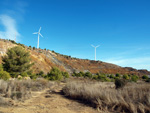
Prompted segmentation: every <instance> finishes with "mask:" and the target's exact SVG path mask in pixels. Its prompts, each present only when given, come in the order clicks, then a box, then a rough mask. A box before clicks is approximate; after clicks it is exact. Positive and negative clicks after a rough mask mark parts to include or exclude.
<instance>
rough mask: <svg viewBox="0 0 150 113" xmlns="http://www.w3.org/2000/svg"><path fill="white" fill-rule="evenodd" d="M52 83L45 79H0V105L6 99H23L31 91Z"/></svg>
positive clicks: (5, 101)
mask: <svg viewBox="0 0 150 113" xmlns="http://www.w3.org/2000/svg"><path fill="white" fill-rule="evenodd" d="M53 84H54V83H53V82H50V81H48V80H45V79H37V80H17V79H16V80H9V81H4V80H0V105H5V104H9V102H8V101H12V100H17V101H23V100H26V99H29V98H31V97H32V91H41V90H44V89H45V88H50V87H51V86H52V85H53Z"/></svg>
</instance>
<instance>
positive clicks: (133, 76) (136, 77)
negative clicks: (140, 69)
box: [131, 75, 139, 82]
mask: <svg viewBox="0 0 150 113" xmlns="http://www.w3.org/2000/svg"><path fill="white" fill-rule="evenodd" d="M138 79H139V77H138V76H136V75H132V76H131V81H133V82H137V80H138Z"/></svg>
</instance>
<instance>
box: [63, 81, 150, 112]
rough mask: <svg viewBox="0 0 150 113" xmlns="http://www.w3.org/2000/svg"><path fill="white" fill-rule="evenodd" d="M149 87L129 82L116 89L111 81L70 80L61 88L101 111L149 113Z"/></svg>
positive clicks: (69, 94) (65, 92) (70, 96)
mask: <svg viewBox="0 0 150 113" xmlns="http://www.w3.org/2000/svg"><path fill="white" fill-rule="evenodd" d="M149 87H150V84H146V83H143V84H135V83H129V84H128V85H126V86H125V87H124V88H123V89H116V88H115V87H114V85H113V83H109V84H107V85H106V84H105V83H101V82H90V81H88V82H81V81H80V82H79V81H74V82H73V81H71V82H68V83H67V85H66V86H65V87H64V88H63V93H64V94H65V96H67V97H69V98H73V99H77V100H80V101H82V102H84V103H88V104H89V103H90V104H91V106H93V107H96V108H97V109H98V110H100V111H103V112H118V113H121V112H122V113H149V112H150V108H149V106H150V88H149Z"/></svg>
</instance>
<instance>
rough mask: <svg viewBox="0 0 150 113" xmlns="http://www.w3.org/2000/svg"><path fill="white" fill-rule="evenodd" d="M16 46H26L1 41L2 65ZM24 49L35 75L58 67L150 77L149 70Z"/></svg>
mask: <svg viewBox="0 0 150 113" xmlns="http://www.w3.org/2000/svg"><path fill="white" fill-rule="evenodd" d="M16 45H21V46H24V45H23V44H16V43H15V42H14V41H8V40H3V39H0V63H2V60H1V57H2V56H4V55H5V54H6V51H7V49H8V48H11V47H14V46H16ZM24 47H25V48H26V50H27V51H29V52H30V55H31V59H32V62H34V66H33V67H32V70H33V72H34V73H38V72H40V71H43V72H44V73H47V72H49V70H50V69H51V68H52V67H53V66H56V67H58V68H60V69H61V70H62V71H67V72H69V73H73V72H79V71H83V72H87V71H90V72H91V73H99V72H100V73H107V74H116V73H120V74H136V75H139V76H141V75H150V72H149V71H147V70H136V69H134V68H131V67H125V68H123V67H120V66H117V65H114V64H110V63H106V62H102V61H93V60H86V59H78V58H72V57H70V56H66V55H62V54H59V53H56V52H54V51H50V50H42V49H36V48H31V47H27V46H24Z"/></svg>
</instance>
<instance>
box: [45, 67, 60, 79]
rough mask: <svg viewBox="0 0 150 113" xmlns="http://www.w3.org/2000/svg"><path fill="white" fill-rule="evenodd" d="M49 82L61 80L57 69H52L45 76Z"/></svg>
mask: <svg viewBox="0 0 150 113" xmlns="http://www.w3.org/2000/svg"><path fill="white" fill-rule="evenodd" d="M47 77H48V79H49V80H62V79H63V75H62V72H61V71H60V70H59V69H58V68H57V67H53V68H52V69H51V70H50V72H49V73H48V74H47Z"/></svg>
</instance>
